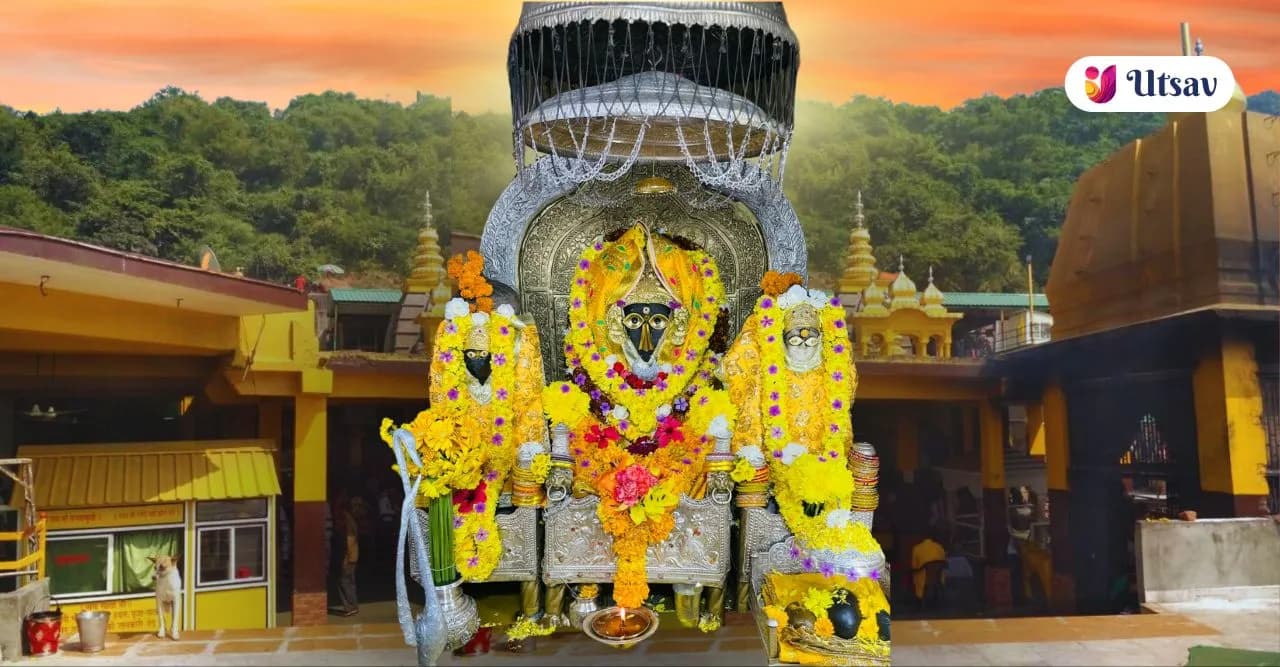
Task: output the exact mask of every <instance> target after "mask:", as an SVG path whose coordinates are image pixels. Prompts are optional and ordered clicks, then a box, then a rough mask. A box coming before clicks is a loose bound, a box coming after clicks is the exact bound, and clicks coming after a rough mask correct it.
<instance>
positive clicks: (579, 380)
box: [573, 375, 587, 387]
mask: <svg viewBox="0 0 1280 667" xmlns="http://www.w3.org/2000/svg"><path fill="white" fill-rule="evenodd" d="M573 383H574V384H576V385H578V386H579V387H581V386H582V385H584V384H586V383H587V376H585V375H575V376H573Z"/></svg>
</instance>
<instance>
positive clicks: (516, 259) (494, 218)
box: [480, 156, 808, 293]
mask: <svg viewBox="0 0 1280 667" xmlns="http://www.w3.org/2000/svg"><path fill="white" fill-rule="evenodd" d="M555 162H556V158H553V157H552V156H546V157H543V158H541V159H540V160H538V163H537V164H535V165H534V166H533V167H531V168H529V169H528V170H527V171H526V173H525V174H523V175H522V176H521V177H520V178H516V179H514V180H512V182H511V183H510V184H509V185H507V188H506V190H503V192H502V195H501V196H500V197H499V198H498V201H497V202H496V203H495V204H494V206H493V209H492V210H490V211H489V219H488V220H487V221H486V222H485V226H484V233H483V234H482V235H481V238H480V252H481V253H482V254H483V255H484V257H485V271H484V273H485V277H486V278H488V279H489V281H490V282H493V283H497V284H501V285H504V286H506V287H509V288H511V289H513V290H515V291H516V292H517V293H520V292H521V286H520V248H521V244H522V243H523V241H524V238H525V234H526V232H527V231H528V228H529V224H530V223H531V222H532V221H533V219H534V218H535V217H536V216H537V215H538V214H539V213H541V212H542V211H543V210H544V209H546V208H547V207H548V206H550V205H551V204H552V203H553V202H555V201H556V200H557V199H560V198H562V197H565V196H568V195H570V194H571V193H577V192H581V193H582V194H583V196H590V193H591V191H592V190H593V189H594V188H593V186H594V185H596V183H594V182H588V183H586V184H583V185H582V186H581V188H579V185H578V184H577V183H574V182H572V181H570V180H566V179H561V178H557V175H556V166H555ZM640 168H641V169H645V168H646V167H640ZM746 168H748V169H758V167H755V166H752V165H748V166H747V167H746ZM664 173H666V172H664ZM752 181H753V182H752V183H751V186H750V187H747V186H745V185H743V186H734V185H732V184H726V185H723V186H719V187H713V186H708V185H703V186H702V188H703V189H704V190H705V191H709V193H716V194H719V195H721V196H722V197H728V198H730V199H733V200H736V201H739V202H741V203H742V204H743V205H745V206H746V207H747V209H748V210H750V211H751V213H752V214H753V215H754V216H755V218H756V220H757V221H758V222H759V224H760V231H761V233H762V234H763V235H764V246H765V251H766V254H767V260H768V267H769V268H770V269H772V270H774V271H779V272H791V273H798V274H800V275H801V276H804V277H806V278H807V277H808V253H807V249H806V247H805V240H804V230H803V229H801V227H800V219H799V217H797V216H796V212H795V209H794V208H792V207H791V202H789V201H787V198H786V195H785V194H783V192H782V187H781V186H780V185H778V184H777V183H776V182H775V181H774V180H773V179H771V178H768V177H767V176H765V175H763V174H761V177H760V178H758V179H752ZM684 196H685V197H693V196H695V193H688V192H686V193H685V195H684Z"/></svg>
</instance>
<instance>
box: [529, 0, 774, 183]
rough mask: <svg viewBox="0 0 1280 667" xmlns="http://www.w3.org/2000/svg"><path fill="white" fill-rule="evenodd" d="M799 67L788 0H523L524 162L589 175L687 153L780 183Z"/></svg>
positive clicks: (570, 178) (728, 173)
mask: <svg viewBox="0 0 1280 667" xmlns="http://www.w3.org/2000/svg"><path fill="white" fill-rule="evenodd" d="M798 69H799V44H798V42H797V40H796V37H795V34H794V33H793V32H792V30H791V28H790V27H789V26H788V24H787V18H786V13H785V12H784V11H783V9H782V3H778V2H686V3H680V4H669V3H658V2H630V3H613V2H610V3H603V2H544V3H525V5H524V10H523V12H522V14H521V17H520V23H519V25H518V26H517V27H516V30H515V32H514V34H513V35H512V38H511V45H510V50H509V54H508V74H509V76H510V83H511V100H512V118H513V121H514V126H515V127H514V143H515V158H516V162H517V168H518V169H520V170H522V171H526V170H529V169H539V170H545V169H551V170H553V171H554V172H555V174H554V180H556V181H561V182H570V183H582V182H585V181H587V180H612V179H616V178H618V177H620V176H621V175H622V174H625V173H626V172H627V171H628V170H629V169H630V168H631V166H632V165H634V164H635V163H637V162H672V161H678V162H684V163H686V164H688V165H689V167H690V169H692V170H693V171H694V172H695V173H696V174H697V175H698V177H699V179H700V180H702V181H703V182H705V183H707V184H709V185H721V186H732V185H744V184H746V183H747V182H754V181H756V180H758V179H760V178H762V177H772V179H773V180H776V181H781V178H782V171H783V166H784V164H785V156H786V150H787V146H788V144H789V142H790V139H791V133H792V128H793V120H794V110H795V84H796V74H797V71H798ZM528 149H532V151H533V152H535V153H541V154H544V155H545V156H547V157H548V158H549V159H542V160H537V161H531V160H528V159H527V152H526V151H527V150H528ZM543 177H544V178H545V175H543Z"/></svg>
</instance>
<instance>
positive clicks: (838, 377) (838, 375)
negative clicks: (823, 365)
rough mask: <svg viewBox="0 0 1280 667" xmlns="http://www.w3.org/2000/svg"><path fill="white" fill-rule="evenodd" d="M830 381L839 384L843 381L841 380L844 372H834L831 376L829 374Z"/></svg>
mask: <svg viewBox="0 0 1280 667" xmlns="http://www.w3.org/2000/svg"><path fill="white" fill-rule="evenodd" d="M831 379H832V380H835V381H836V382H839V381H841V380H843V379H844V372H843V371H836V372H834V373H832V374H831Z"/></svg>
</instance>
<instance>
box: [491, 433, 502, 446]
mask: <svg viewBox="0 0 1280 667" xmlns="http://www.w3.org/2000/svg"><path fill="white" fill-rule="evenodd" d="M492 440H493V444H495V445H501V444H502V434H501V433H494V434H493V438H492Z"/></svg>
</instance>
